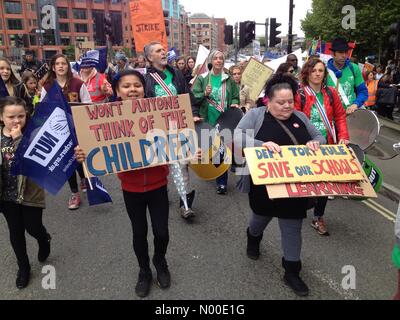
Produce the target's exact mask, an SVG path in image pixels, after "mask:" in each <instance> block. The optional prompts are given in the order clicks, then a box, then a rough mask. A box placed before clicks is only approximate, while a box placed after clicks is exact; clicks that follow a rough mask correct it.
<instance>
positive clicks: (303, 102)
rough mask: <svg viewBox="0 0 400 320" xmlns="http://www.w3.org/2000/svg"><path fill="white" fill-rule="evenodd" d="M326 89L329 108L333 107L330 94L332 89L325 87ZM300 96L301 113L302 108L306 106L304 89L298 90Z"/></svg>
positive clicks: (331, 94)
mask: <svg viewBox="0 0 400 320" xmlns="http://www.w3.org/2000/svg"><path fill="white" fill-rule="evenodd" d="M325 89H326V93H327V94H328V97H329V103H330V105H331V106H333V102H334V100H333V93H332V91H331V90H332V89H331V88H330V87H328V86H326V87H325ZM297 92H298V93H299V95H300V100H301V111H303V110H304V106H305V105H306V95H305V93H304V88H299V90H298V91H297Z"/></svg>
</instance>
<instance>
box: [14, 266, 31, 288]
mask: <svg viewBox="0 0 400 320" xmlns="http://www.w3.org/2000/svg"><path fill="white" fill-rule="evenodd" d="M30 277H31V270H30V268H29V269H19V270H18V273H17V279H16V280H15V285H16V286H17V288H18V289H23V288H26V287H27V286H28V283H29V279H30Z"/></svg>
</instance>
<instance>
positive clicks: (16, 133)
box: [10, 124, 22, 140]
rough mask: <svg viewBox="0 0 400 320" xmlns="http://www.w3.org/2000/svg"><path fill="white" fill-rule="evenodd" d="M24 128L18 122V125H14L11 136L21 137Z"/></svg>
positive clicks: (14, 137)
mask: <svg viewBox="0 0 400 320" xmlns="http://www.w3.org/2000/svg"><path fill="white" fill-rule="evenodd" d="M21 130H22V128H21V125H20V124H17V125H16V126H14V127H12V128H11V130H10V136H11V138H13V140H15V139H17V138H19V137H20V136H22V131H21Z"/></svg>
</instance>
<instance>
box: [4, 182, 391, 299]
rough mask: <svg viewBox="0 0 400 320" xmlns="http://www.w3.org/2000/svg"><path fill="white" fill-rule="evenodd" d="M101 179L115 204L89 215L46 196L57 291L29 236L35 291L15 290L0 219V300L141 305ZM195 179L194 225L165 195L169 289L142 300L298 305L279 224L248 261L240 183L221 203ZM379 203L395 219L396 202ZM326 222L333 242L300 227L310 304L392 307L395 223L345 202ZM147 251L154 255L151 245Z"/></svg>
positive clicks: (112, 186)
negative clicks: (358, 302) (384, 303)
mask: <svg viewBox="0 0 400 320" xmlns="http://www.w3.org/2000/svg"><path fill="white" fill-rule="evenodd" d="M102 180H103V183H104V184H105V185H106V187H107V188H108V189H109V191H110V193H111V195H112V198H113V201H114V202H113V204H106V205H101V206H94V207H88V204H87V200H86V196H84V197H83V199H84V200H83V206H82V207H81V208H80V209H79V210H77V211H74V212H71V211H69V210H68V209H67V205H66V203H67V198H68V194H69V190H68V188H67V187H64V189H63V190H62V192H60V193H59V195H57V196H56V197H53V196H48V197H47V205H48V208H47V209H46V210H45V214H44V221H45V225H46V227H47V228H48V231H49V232H50V233H51V235H52V237H53V241H52V252H51V255H50V257H49V259H48V262H47V264H50V265H53V266H54V267H55V270H56V289H54V290H51V289H49V290H45V289H43V288H42V286H41V282H42V277H44V276H45V275H44V274H42V273H41V270H42V267H43V265H41V264H40V263H39V262H37V260H36V255H37V245H36V243H35V241H34V240H33V239H32V238H31V237H29V236H27V239H28V249H29V255H30V258H31V265H32V277H31V282H30V285H29V286H28V287H27V288H26V289H24V290H18V289H16V287H15V275H16V271H17V267H16V261H15V257H14V254H13V252H12V250H11V247H10V244H9V240H8V230H7V228H6V223H5V220H4V217H3V216H0V243H1V245H0V257H1V258H0V261H1V262H0V274H1V277H0V299H138V298H137V297H136V295H135V293H134V287H135V283H136V280H137V273H138V266H137V262H136V259H135V256H134V254H133V250H132V244H131V242H132V241H131V238H132V236H131V227H130V221H129V219H128V216H127V214H126V211H125V208H124V204H123V200H122V193H121V191H120V187H119V181H118V180H117V178H116V177H115V176H108V177H105V178H103V179H102ZM195 180H196V181H195V187H196V190H197V197H196V199H195V203H194V208H195V209H196V212H197V217H196V219H195V221H194V222H193V223H191V224H188V223H187V222H186V221H184V220H183V219H182V218H181V217H180V216H179V214H178V211H177V209H178V197H177V195H176V191H175V188H174V186H172V185H170V187H169V190H170V192H169V193H170V200H171V205H170V245H169V250H168V255H167V260H168V263H169V266H170V271H171V275H172V285H171V288H169V289H167V290H165V291H162V290H161V289H159V288H158V287H156V286H155V285H154V286H153V287H152V290H151V292H150V295H149V296H148V297H147V298H146V299H155V300H158V299H165V300H170V299H171V300H181V299H190V300H191V299H194V300H197V299H204V300H209V299H211V300H214V299H228V300H230V299H238V300H263V299H299V298H298V297H297V296H296V295H295V294H293V293H292V292H291V291H290V289H288V288H287V287H285V285H283V283H282V281H281V277H282V275H283V270H282V268H281V256H282V252H281V246H280V232H279V228H278V224H277V221H276V220H274V221H273V222H272V223H271V225H270V226H269V227H268V228H267V230H266V232H265V234H264V239H263V241H262V244H261V254H262V255H261V257H260V259H259V260H258V261H253V260H250V259H248V258H247V256H246V254H245V248H246V227H247V223H248V218H249V213H250V209H249V205H248V200H247V195H245V194H240V193H239V192H237V191H236V190H234V182H235V180H236V177H234V176H233V175H232V174H231V175H230V180H229V193H228V195H226V196H220V195H217V194H216V193H215V185H214V182H204V181H198V180H197V179H195ZM383 200H384V201H386V202H387V204H388V206H389V207H390V208H389V209H390V210H394V208H395V204H394V203H393V202H391V201H388V200H387V199H383ZM309 217H310V214H309ZM326 220H327V223H328V226H329V230H330V232H331V236H329V237H321V236H319V235H318V234H317V233H316V232H315V231H314V230H313V229H312V228H311V227H310V218H308V219H306V220H304V225H303V251H302V261H303V271H302V276H303V278H304V280H305V281H306V283H307V284H308V285H309V287H310V296H309V297H308V298H306V299H322V300H325V299H338V300H342V299H390V298H391V297H392V295H393V294H394V292H395V289H396V284H397V278H396V276H397V272H396V270H395V269H394V267H393V266H392V264H391V250H392V247H393V244H394V232H393V222H391V221H389V220H388V219H387V218H385V217H384V216H382V215H380V214H379V213H378V212H377V211H375V210H373V209H371V208H370V207H368V206H366V205H365V204H364V203H362V202H360V201H352V200H344V199H339V200H334V201H330V202H329V203H328V207H327V213H326ZM149 239H151V238H150V236H149ZM149 246H150V252H152V241H151V240H150V241H149ZM345 266H354V268H355V271H356V281H355V284H356V287H355V289H348V290H345V289H344V288H343V287H342V280H343V278H344V277H345V276H346V274H343V273H342V271H343V270H342V269H343V267H345ZM153 274H155V272H154V269H153Z"/></svg>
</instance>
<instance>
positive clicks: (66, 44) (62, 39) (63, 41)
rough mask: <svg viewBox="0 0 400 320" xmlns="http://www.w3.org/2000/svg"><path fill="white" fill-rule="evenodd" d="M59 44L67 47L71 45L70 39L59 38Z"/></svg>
mask: <svg viewBox="0 0 400 320" xmlns="http://www.w3.org/2000/svg"><path fill="white" fill-rule="evenodd" d="M61 44H62V45H63V46H69V45H70V44H71V38H70V37H61Z"/></svg>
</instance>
